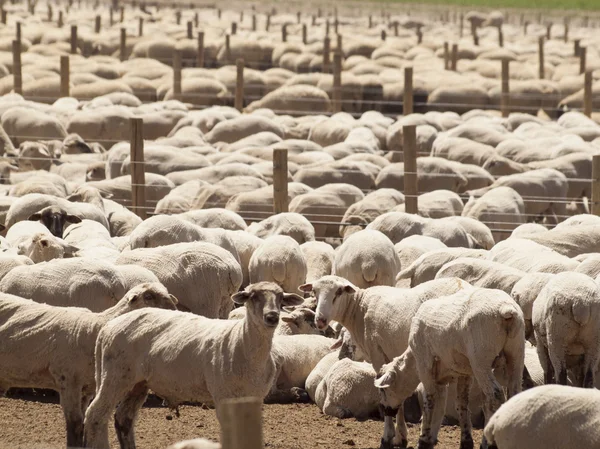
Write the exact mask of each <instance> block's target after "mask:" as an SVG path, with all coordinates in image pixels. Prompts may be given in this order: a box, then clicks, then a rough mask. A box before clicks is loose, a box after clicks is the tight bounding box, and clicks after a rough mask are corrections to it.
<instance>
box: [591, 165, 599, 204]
mask: <svg viewBox="0 0 600 449" xmlns="http://www.w3.org/2000/svg"><path fill="white" fill-rule="evenodd" d="M591 206H592V207H591V209H592V210H591V212H592V214H594V215H600V155H598V154H597V155H595V156H593V157H592V204H591Z"/></svg>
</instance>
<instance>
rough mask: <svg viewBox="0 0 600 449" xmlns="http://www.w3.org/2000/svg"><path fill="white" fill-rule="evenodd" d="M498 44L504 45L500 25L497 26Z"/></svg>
mask: <svg viewBox="0 0 600 449" xmlns="http://www.w3.org/2000/svg"><path fill="white" fill-rule="evenodd" d="M498 45H499V46H500V47H504V34H503V33H502V25H500V26H499V27H498Z"/></svg>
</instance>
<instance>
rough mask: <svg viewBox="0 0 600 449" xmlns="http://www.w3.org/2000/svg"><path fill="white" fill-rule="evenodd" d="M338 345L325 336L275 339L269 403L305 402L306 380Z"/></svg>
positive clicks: (291, 336) (306, 397) (278, 337)
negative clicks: (273, 370)
mask: <svg viewBox="0 0 600 449" xmlns="http://www.w3.org/2000/svg"><path fill="white" fill-rule="evenodd" d="M335 343H336V340H334V339H333V338H327V337H323V336H322V335H279V336H275V337H274V338H273V349H272V350H271V352H272V354H273V360H274V361H275V368H276V375H275V381H274V383H273V386H272V388H271V392H270V393H269V395H268V396H267V400H268V401H269V402H289V401H302V402H306V400H307V399H308V394H307V393H306V392H305V391H304V387H305V383H306V378H307V377H308V375H309V374H310V372H311V371H312V370H313V368H314V367H315V366H316V365H317V363H319V361H320V360H321V359H322V358H323V357H325V356H326V355H327V354H329V353H330V352H331V351H332V350H333V348H334V344H335Z"/></svg>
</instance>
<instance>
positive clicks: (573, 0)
mask: <svg viewBox="0 0 600 449" xmlns="http://www.w3.org/2000/svg"><path fill="white" fill-rule="evenodd" d="M375 1H385V2H389V3H419V4H427V5H444V6H451V5H458V6H473V7H477V6H480V7H486V8H497V9H502V8H526V9H540V10H544V9H569V10H578V9H586V10H597V11H600V0H420V1H418V2H415V1H414V0H413V1H410V0H375Z"/></svg>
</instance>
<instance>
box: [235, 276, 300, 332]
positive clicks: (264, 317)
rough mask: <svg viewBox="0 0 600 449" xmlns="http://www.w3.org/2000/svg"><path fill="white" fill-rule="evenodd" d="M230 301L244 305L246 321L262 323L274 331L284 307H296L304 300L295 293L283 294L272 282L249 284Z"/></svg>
mask: <svg viewBox="0 0 600 449" xmlns="http://www.w3.org/2000/svg"><path fill="white" fill-rule="evenodd" d="M231 299H232V300H233V302H235V303H236V304H244V305H245V306H246V308H247V309H248V310H247V319H249V320H252V321H253V322H255V323H256V324H258V323H262V325H264V326H265V327H267V328H269V329H273V330H274V329H275V328H276V327H277V325H278V324H279V313H280V311H281V308H282V307H284V306H297V305H300V304H302V303H303V302H304V298H302V297H301V296H299V295H296V294H295V293H285V292H284V291H283V289H282V288H281V287H280V286H278V285H277V284H275V283H273V282H257V283H256V284H251V285H249V286H248V287H246V289H245V290H244V291H241V292H237V293H236V294H234V295H233V296H232V297H231Z"/></svg>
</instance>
